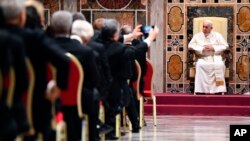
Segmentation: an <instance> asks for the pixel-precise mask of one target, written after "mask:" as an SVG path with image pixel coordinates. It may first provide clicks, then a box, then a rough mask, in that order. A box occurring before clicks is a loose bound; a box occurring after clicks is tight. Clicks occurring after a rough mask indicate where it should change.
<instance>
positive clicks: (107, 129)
mask: <svg viewBox="0 0 250 141" xmlns="http://www.w3.org/2000/svg"><path fill="white" fill-rule="evenodd" d="M97 129H98V131H99V134H100V135H102V134H108V133H110V132H111V131H113V130H114V128H113V127H112V126H110V125H107V124H102V125H99V128H98V127H97Z"/></svg>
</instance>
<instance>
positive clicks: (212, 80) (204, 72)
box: [188, 32, 228, 93]
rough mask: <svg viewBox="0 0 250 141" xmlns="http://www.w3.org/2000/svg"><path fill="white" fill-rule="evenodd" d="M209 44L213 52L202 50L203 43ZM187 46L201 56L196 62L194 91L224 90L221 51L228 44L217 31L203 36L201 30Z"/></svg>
mask: <svg viewBox="0 0 250 141" xmlns="http://www.w3.org/2000/svg"><path fill="white" fill-rule="evenodd" d="M208 44H211V45H212V46H213V48H214V50H215V51H214V52H202V50H203V48H204V45H208ZM188 48H192V49H193V50H195V51H196V53H197V54H198V55H200V56H201V57H200V58H199V59H198V61H197V62H196V65H195V66H196V74H195V90H194V91H195V93H219V92H226V84H225V77H224V75H225V63H224V61H223V60H222V56H221V53H222V52H223V51H224V50H225V49H227V48H228V44H227V42H226V41H225V39H224V38H223V37H222V35H221V34H220V33H218V32H210V34H209V35H208V36H207V37H205V35H204V33H203V32H200V33H197V34H195V35H194V37H193V38H192V40H191V41H190V43H189V45H188Z"/></svg>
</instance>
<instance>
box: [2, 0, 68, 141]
mask: <svg viewBox="0 0 250 141" xmlns="http://www.w3.org/2000/svg"><path fill="white" fill-rule="evenodd" d="M13 2H16V3H13ZM4 7H5V16H6V23H7V24H6V26H5V28H6V29H7V30H8V31H9V32H11V33H13V34H15V35H16V36H18V37H19V38H21V39H22V41H23V42H24V46H25V50H26V54H27V56H28V57H29V59H30V61H31V64H32V66H33V68H34V73H35V86H34V91H33V93H34V94H33V101H32V114H33V115H32V118H33V123H34V128H35V131H36V134H37V133H38V132H41V133H42V135H43V138H44V139H45V140H48V141H49V140H54V137H53V136H51V133H52V132H51V122H50V121H51V117H52V116H51V106H52V105H51V104H52V102H53V101H54V100H55V97H56V96H54V95H51V93H46V92H45V91H46V88H47V82H48V80H47V64H48V63H52V64H53V65H54V66H55V67H56V69H57V70H58V71H57V86H58V87H59V88H61V89H65V88H66V87H67V78H68V67H69V66H68V63H69V59H68V58H67V57H65V55H64V53H65V52H64V51H63V50H61V49H60V48H59V47H58V46H57V45H56V44H55V42H53V41H52V40H51V39H49V38H48V37H47V36H46V35H45V34H44V32H43V31H42V30H41V26H39V25H40V24H41V21H40V20H38V21H32V20H30V19H29V18H28V21H29V22H34V25H37V26H32V27H31V26H28V25H26V28H27V29H23V27H24V23H25V19H26V18H25V17H26V13H25V9H24V8H25V7H24V4H23V3H22V5H20V3H19V2H18V1H16V0H13V1H9V2H5V3H4ZM13 9H16V10H17V9H20V13H19V14H17V15H19V16H17V17H15V18H13V15H11V14H10V13H9V10H13ZM12 12H13V11H12ZM14 13H15V12H14ZM36 14H37V13H36ZM32 16H37V15H32ZM37 17H38V19H39V16H37ZM36 22H38V23H36ZM26 73H27V71H26V72H25V73H23V74H26ZM23 74H22V75H23ZM22 81H23V80H22ZM24 114H26V112H24Z"/></svg>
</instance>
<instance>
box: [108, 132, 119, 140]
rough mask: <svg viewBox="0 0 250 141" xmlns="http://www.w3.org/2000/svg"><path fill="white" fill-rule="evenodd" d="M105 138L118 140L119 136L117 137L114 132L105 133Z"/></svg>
mask: <svg viewBox="0 0 250 141" xmlns="http://www.w3.org/2000/svg"><path fill="white" fill-rule="evenodd" d="M105 139H106V140H118V139H119V138H117V137H116V136H115V134H114V133H109V134H107V135H106V137H105Z"/></svg>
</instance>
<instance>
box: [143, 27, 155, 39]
mask: <svg viewBox="0 0 250 141" xmlns="http://www.w3.org/2000/svg"><path fill="white" fill-rule="evenodd" d="M154 27H155V26H154V25H143V26H142V27H141V32H142V33H143V38H144V39H146V38H147V37H148V35H149V32H150V30H153V29H154Z"/></svg>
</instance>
